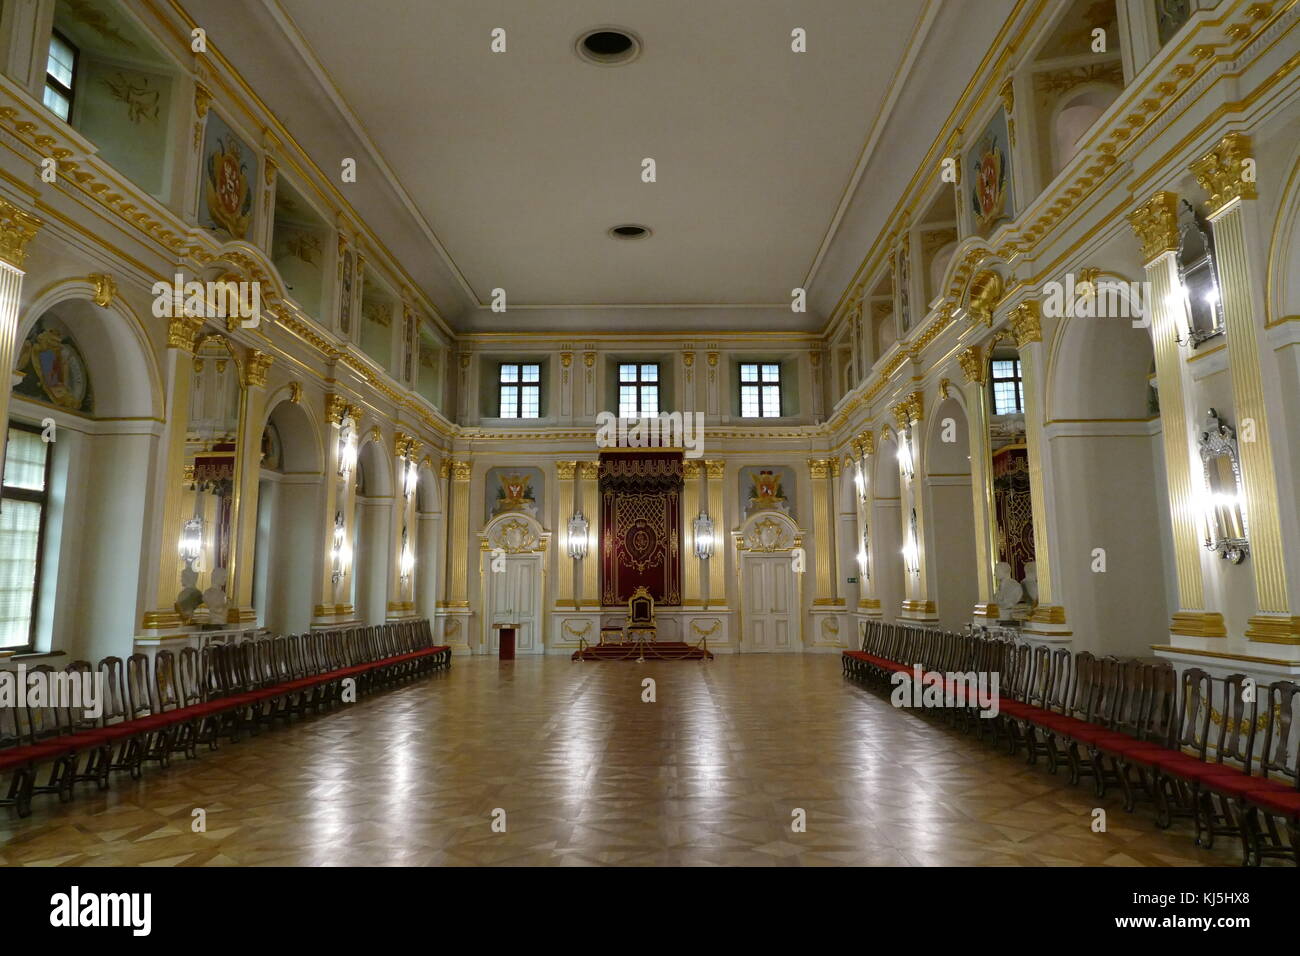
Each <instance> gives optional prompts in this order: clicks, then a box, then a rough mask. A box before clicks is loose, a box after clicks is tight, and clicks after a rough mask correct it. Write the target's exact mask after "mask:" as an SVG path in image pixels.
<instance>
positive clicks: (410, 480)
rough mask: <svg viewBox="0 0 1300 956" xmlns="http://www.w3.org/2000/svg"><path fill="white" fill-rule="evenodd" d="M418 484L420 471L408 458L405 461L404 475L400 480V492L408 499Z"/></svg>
mask: <svg viewBox="0 0 1300 956" xmlns="http://www.w3.org/2000/svg"><path fill="white" fill-rule="evenodd" d="M419 484H420V469H419V468H417V467H416V465H415V462H413V461H411V460H410V459H409V458H408V459H407V461H406V473H405V475H404V476H403V480H402V491H403V492H405V494H406V497H408V498H410V497H411V496H412V495H414V494H415V489H416V488H417V487H418V486H419Z"/></svg>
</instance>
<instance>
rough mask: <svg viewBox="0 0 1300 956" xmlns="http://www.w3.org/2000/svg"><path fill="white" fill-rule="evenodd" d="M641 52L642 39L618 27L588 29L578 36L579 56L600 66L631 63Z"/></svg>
mask: <svg viewBox="0 0 1300 956" xmlns="http://www.w3.org/2000/svg"><path fill="white" fill-rule="evenodd" d="M640 52H641V41H640V40H639V39H637V37H636V34H634V33H629V32H628V31H627V30H620V29H618V28H617V27H601V28H600V29H598V30H588V31H587V32H586V33H584V34H583V35H582V36H580V37H578V56H580V57H582V58H583V59H584V60H586V61H587V62H589V63H596V64H599V65H600V66H618V65H619V64H623V63H631V62H632V61H633V60H635V59H636V58H637V55H638V54H639V53H640Z"/></svg>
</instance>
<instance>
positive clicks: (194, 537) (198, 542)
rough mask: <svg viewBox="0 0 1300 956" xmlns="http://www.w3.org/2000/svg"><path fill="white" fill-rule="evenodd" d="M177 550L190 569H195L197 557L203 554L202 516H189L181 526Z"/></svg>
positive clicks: (196, 567)
mask: <svg viewBox="0 0 1300 956" xmlns="http://www.w3.org/2000/svg"><path fill="white" fill-rule="evenodd" d="M178 551H179V553H180V556H181V559H182V560H183V561H184V562H185V564H186V565H187V566H188V567H189V568H190V570H192V571H197V570H198V563H199V557H200V556H201V555H202V554H203V519H202V518H197V517H195V518H190V519H189V520H188V521H186V522H185V524H183V525H182V526H181V540H180V544H179V546H178Z"/></svg>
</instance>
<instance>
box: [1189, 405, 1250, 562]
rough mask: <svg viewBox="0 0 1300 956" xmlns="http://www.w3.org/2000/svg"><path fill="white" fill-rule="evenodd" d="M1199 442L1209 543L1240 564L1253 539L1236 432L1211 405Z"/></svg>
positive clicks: (1207, 541)
mask: <svg viewBox="0 0 1300 956" xmlns="http://www.w3.org/2000/svg"><path fill="white" fill-rule="evenodd" d="M1199 443H1200V447H1201V467H1202V470H1203V474H1204V479H1205V485H1204V487H1203V489H1202V495H1203V502H1202V513H1203V515H1204V519H1203V520H1204V525H1205V547H1206V549H1207V550H1210V551H1215V552H1217V553H1218V554H1219V556H1220V557H1222V558H1224V559H1225V560H1227V561H1231V562H1232V563H1233V564H1240V563H1241V562H1242V560H1243V559H1244V558H1245V557H1246V555H1247V554H1249V553H1250V543H1249V541H1248V534H1247V528H1246V510H1245V505H1244V502H1245V494H1244V491H1243V487H1242V482H1241V459H1240V457H1239V456H1238V454H1237V435H1236V432H1235V431H1234V430H1233V428H1232V426H1231V425H1228V424H1226V423H1224V422H1223V421H1222V420H1220V418H1219V413H1218V412H1217V411H1215V410H1214V409H1213V408H1211V409H1210V410H1209V412H1207V413H1206V416H1205V428H1204V429H1203V430H1202V431H1201V437H1200V442H1199Z"/></svg>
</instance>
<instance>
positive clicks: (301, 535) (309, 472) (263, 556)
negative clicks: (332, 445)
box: [253, 393, 325, 634]
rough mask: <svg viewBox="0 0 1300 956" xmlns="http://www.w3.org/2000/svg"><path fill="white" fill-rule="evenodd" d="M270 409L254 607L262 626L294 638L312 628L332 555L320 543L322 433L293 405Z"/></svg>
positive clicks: (259, 508) (289, 401) (261, 482)
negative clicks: (318, 588)
mask: <svg viewBox="0 0 1300 956" xmlns="http://www.w3.org/2000/svg"><path fill="white" fill-rule="evenodd" d="M277 397H279V398H280V400H279V401H276V398H277ZM269 404H270V405H271V410H270V412H269V413H268V415H267V420H266V424H265V426H264V428H263V441H262V467H261V470H260V476H259V488H258V498H257V536H256V544H255V548H254V570H253V607H254V609H255V610H256V611H257V615H258V621H259V623H260V624H262V626H264V627H267V628H269V629H270V630H271V631H273V632H275V633H281V634H287V633H296V632H302V631H306V630H307V629H308V628H309V627H310V625H311V616H312V607H313V603H314V600H313V599H314V590H313V586H314V582H315V581H316V580H318V579H319V576H320V574H319V572H320V567H321V564H320V562H321V561H322V555H323V554H324V548H325V543H324V542H322V541H321V540H320V535H321V523H320V514H321V509H322V508H323V507H324V505H323V494H324V488H325V485H324V476H323V471H322V468H323V466H322V461H323V458H322V446H321V437H320V428H321V426H320V423H319V422H318V421H317V420H316V419H315V418H314V417H313V415H312V412H311V411H310V410H309V409H308V408H306V407H304V406H303V405H301V404H299V403H298V402H295V401H293V399H292V398H289V397H280V396H279V393H277V394H276V395H273V396H272V401H271V403H269Z"/></svg>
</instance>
